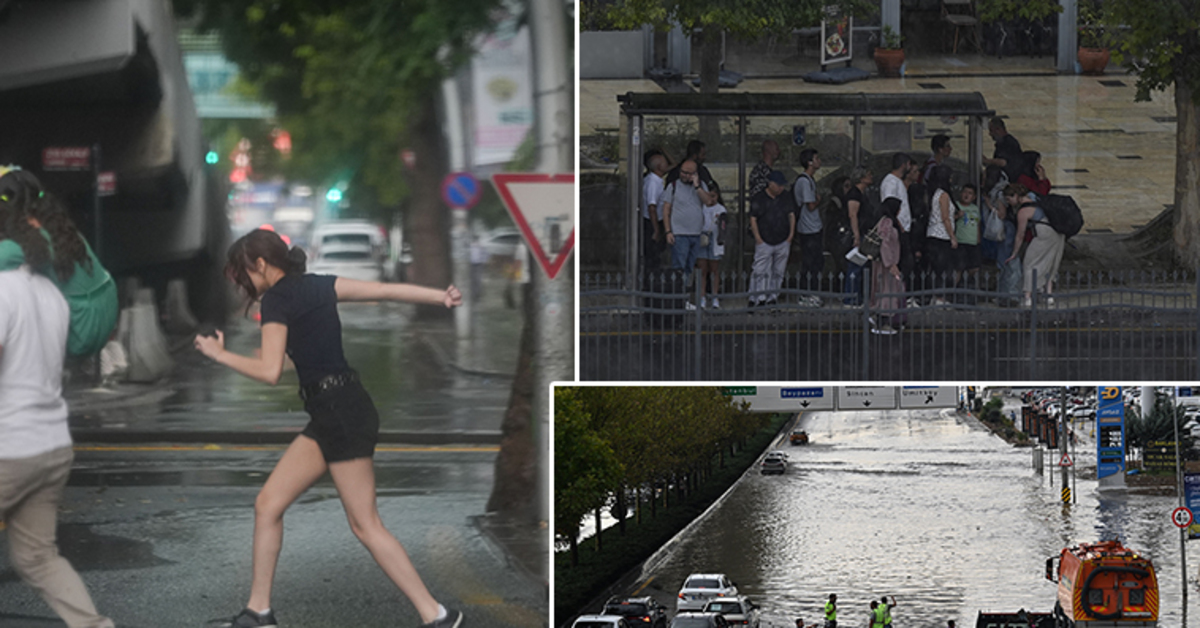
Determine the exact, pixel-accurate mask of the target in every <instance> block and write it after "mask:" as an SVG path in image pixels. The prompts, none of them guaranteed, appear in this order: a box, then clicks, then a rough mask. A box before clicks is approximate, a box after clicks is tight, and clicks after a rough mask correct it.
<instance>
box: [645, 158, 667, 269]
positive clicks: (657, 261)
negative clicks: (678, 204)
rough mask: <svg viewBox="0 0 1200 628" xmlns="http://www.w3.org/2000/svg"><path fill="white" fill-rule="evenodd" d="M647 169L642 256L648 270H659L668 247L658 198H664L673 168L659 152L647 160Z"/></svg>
mask: <svg viewBox="0 0 1200 628" xmlns="http://www.w3.org/2000/svg"><path fill="white" fill-rule="evenodd" d="M646 169H647V170H648V172H646V176H644V177H642V255H643V256H644V257H645V268H646V270H658V269H659V267H660V266H662V261H661V260H662V251H663V247H664V246H665V245H666V238H665V237H664V234H663V227H662V208H661V207H659V204H658V197H659V196H662V191H663V177H664V176H665V175H666V174H667V171H668V170H670V169H671V168H670V164H668V163H667V156H666V155H664V154H662V153H661V152H657V153H653V154H651V155H650V156H649V158H647V159H646Z"/></svg>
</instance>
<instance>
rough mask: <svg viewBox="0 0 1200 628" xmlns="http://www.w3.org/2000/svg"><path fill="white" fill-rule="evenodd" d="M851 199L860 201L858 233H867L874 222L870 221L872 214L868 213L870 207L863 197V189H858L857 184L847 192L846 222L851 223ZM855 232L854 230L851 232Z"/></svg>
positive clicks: (861, 234)
mask: <svg viewBox="0 0 1200 628" xmlns="http://www.w3.org/2000/svg"><path fill="white" fill-rule="evenodd" d="M850 201H858V234H859V235H860V236H863V235H866V234H867V232H868V231H870V230H871V227H874V226H875V225H874V223H871V222H870V216H868V215H867V214H868V213H869V212H868V208H867V205H866V200H865V199H864V198H863V193H862V190H860V189H858V186H857V185H852V186H850V191H849V192H846V224H847V225H849V224H850ZM851 233H853V232H851Z"/></svg>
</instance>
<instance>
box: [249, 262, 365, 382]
mask: <svg viewBox="0 0 1200 628" xmlns="http://www.w3.org/2000/svg"><path fill="white" fill-rule="evenodd" d="M336 281H337V277H335V276H333V275H287V276H285V277H284V278H283V279H280V280H279V281H278V282H276V283H275V285H274V286H271V287H270V288H269V289H268V290H267V291H266V292H265V293H263V295H262V322H263V324H264V325H265V324H267V323H283V324H284V325H287V328H288V333H287V354H288V357H290V358H291V359H292V362H293V363H295V364H296V374H297V375H298V376H299V377H300V385H301V386H307V385H309V384H315V383H317V382H319V381H320V380H321V378H323V377H325V376H326V375H334V374H337V373H344V372H346V371H348V370H350V365H349V364H347V363H346V356H345V355H344V354H343V353H342V321H341V319H339V318H338V311H337V291H336V290H335V289H334V282H336Z"/></svg>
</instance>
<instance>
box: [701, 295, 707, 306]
mask: <svg viewBox="0 0 1200 628" xmlns="http://www.w3.org/2000/svg"><path fill="white" fill-rule="evenodd" d="M700 307H704V308H706V307H708V297H700Z"/></svg>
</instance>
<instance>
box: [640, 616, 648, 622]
mask: <svg viewBox="0 0 1200 628" xmlns="http://www.w3.org/2000/svg"><path fill="white" fill-rule="evenodd" d="M638 619H640V620H642V621H644V622H646V623H650V616H649V615H647V616H645V617H638Z"/></svg>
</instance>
